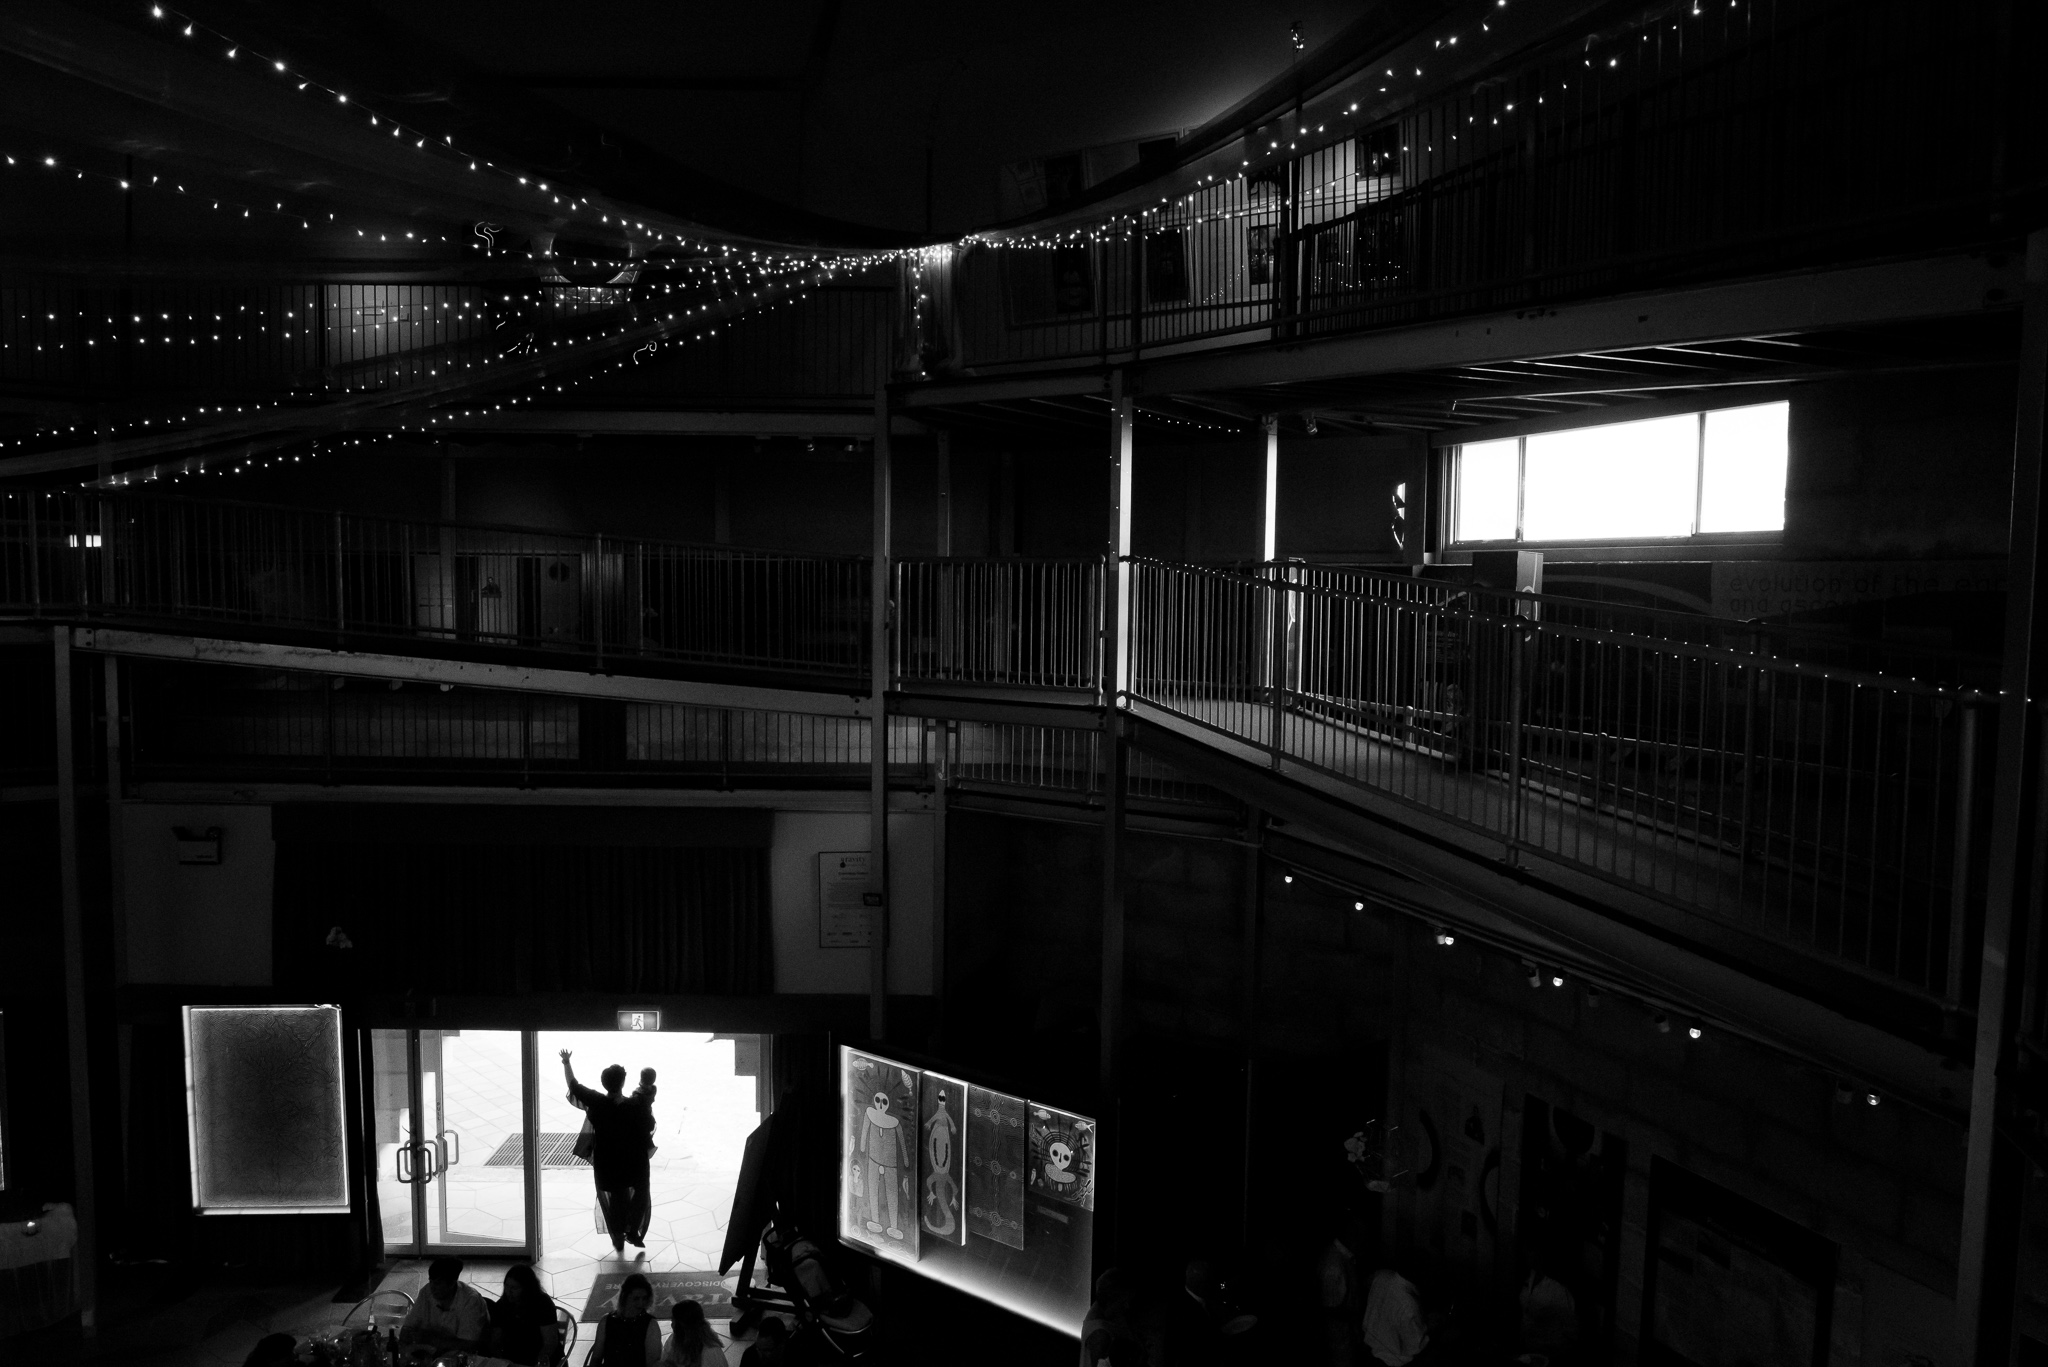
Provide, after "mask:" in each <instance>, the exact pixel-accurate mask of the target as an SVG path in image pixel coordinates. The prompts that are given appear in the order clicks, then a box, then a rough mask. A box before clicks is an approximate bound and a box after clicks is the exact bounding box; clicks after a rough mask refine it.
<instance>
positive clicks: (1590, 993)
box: [1586, 985, 1600, 1007]
mask: <svg viewBox="0 0 2048 1367" xmlns="http://www.w3.org/2000/svg"><path fill="white" fill-rule="evenodd" d="M1586 1005H1587V1006H1589V1007H1598V1006H1599V1005H1600V989H1599V988H1597V987H1593V986H1591V985H1588V986H1587V988H1586Z"/></svg>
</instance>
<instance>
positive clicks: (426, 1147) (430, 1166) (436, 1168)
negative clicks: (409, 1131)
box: [419, 1140, 441, 1183]
mask: <svg viewBox="0 0 2048 1367" xmlns="http://www.w3.org/2000/svg"><path fill="white" fill-rule="evenodd" d="M419 1148H420V1162H421V1163H423V1164H424V1165H425V1168H426V1171H424V1172H423V1173H421V1174H420V1179H419V1180H420V1181H421V1182H423V1183H425V1182H431V1181H433V1180H434V1179H435V1178H436V1177H439V1176H440V1175H441V1153H440V1145H439V1144H438V1143H436V1144H429V1143H427V1142H426V1141H424V1140H422V1141H421V1142H420V1146H419Z"/></svg>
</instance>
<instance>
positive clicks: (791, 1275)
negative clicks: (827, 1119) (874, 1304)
mask: <svg viewBox="0 0 2048 1367" xmlns="http://www.w3.org/2000/svg"><path fill="white" fill-rule="evenodd" d="M778 1120H783V1121H784V1123H785V1125H786V1124H787V1121H786V1119H785V1118H784V1117H782V1116H777V1115H771V1116H769V1117H768V1118H767V1119H766V1120H764V1121H762V1122H761V1125H760V1127H759V1128H758V1129H756V1130H755V1131H754V1132H753V1134H751V1135H749V1136H748V1137H747V1148H746V1156H745V1157H744V1158H743V1159H742V1160H741V1162H740V1180H739V1186H738V1189H737V1190H736V1191H735V1192H734V1194H733V1206H732V1219H731V1220H730V1221H729V1222H728V1223H727V1225H726V1241H725V1253H724V1256H723V1257H722V1258H721V1259H720V1263H721V1266H720V1267H719V1272H720V1274H721V1275H723V1274H724V1273H725V1272H726V1271H727V1270H728V1269H730V1268H731V1267H732V1265H733V1264H734V1263H738V1264H739V1286H738V1288H737V1289H736V1290H735V1291H734V1292H733V1304H734V1306H735V1307H737V1308H739V1309H740V1310H742V1311H752V1310H775V1311H780V1312H782V1313H784V1314H785V1315H787V1316H788V1317H789V1318H791V1319H793V1320H794V1321H795V1323H794V1325H793V1326H792V1330H791V1333H790V1348H791V1350H792V1352H793V1353H794V1354H795V1355H796V1357H797V1358H798V1360H799V1361H812V1362H840V1361H851V1360H853V1359H857V1358H861V1357H866V1356H869V1355H871V1354H874V1353H875V1352H876V1345H877V1340H878V1339H879V1338H880V1334H879V1332H878V1331H877V1329H876V1327H875V1317H874V1313H873V1312H872V1311H871V1310H869V1309H868V1307H867V1305H866V1304H865V1303H864V1302H862V1301H861V1300H860V1299H859V1298H858V1297H856V1296H854V1295H853V1294H852V1293H851V1292H849V1291H847V1290H846V1288H845V1287H843V1286H841V1285H840V1283H839V1280H838V1278H837V1277H836V1276H834V1275H833V1272H832V1269H831V1267H830V1266H829V1264H828V1263H827V1261H826V1249H825V1248H824V1247H821V1246H820V1244H819V1243H817V1242H816V1241H813V1240H811V1239H809V1238H806V1237H804V1236H803V1235H802V1234H801V1233H799V1232H798V1230H797V1222H796V1219H795V1216H794V1213H793V1211H792V1210H791V1208H790V1206H789V1204H788V1203H786V1202H785V1201H784V1200H783V1199H782V1197H781V1195H780V1192H779V1191H778V1187H779V1186H780V1185H782V1184H779V1183H777V1182H776V1181H775V1180H774V1177H773V1174H774V1173H775V1172H776V1171H778V1170H784V1171H786V1168H784V1167H783V1165H781V1164H778V1163H776V1162H774V1161H772V1160H771V1149H777V1150H780V1152H779V1153H778V1154H777V1155H776V1156H777V1157H780V1156H783V1155H785V1154H786V1152H787V1145H788V1144H789V1136H788V1133H787V1132H785V1134H784V1135H783V1136H782V1139H781V1143H780V1144H778V1143H777V1142H776V1135H775V1130H776V1126H777V1122H778ZM757 1258H758V1259H762V1260H765V1262H766V1269H765V1271H766V1277H765V1279H764V1280H765V1282H766V1285H757V1284H756V1281H755V1271H754V1269H755V1263H756V1261H757Z"/></svg>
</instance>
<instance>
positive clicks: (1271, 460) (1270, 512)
mask: <svg viewBox="0 0 2048 1367" xmlns="http://www.w3.org/2000/svg"><path fill="white" fill-rule="evenodd" d="M1265 429H1266V484H1265V489H1266V498H1265V505H1264V508H1263V510H1262V511H1261V513H1260V532H1259V559H1260V560H1262V561H1264V562H1265V563H1267V564H1271V563H1272V562H1273V561H1275V560H1278V559H1279V558H1280V415H1279V414H1278V413H1268V414H1267V415H1266V420H1265Z"/></svg>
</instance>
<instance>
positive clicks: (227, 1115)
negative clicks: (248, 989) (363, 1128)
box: [185, 1006, 349, 1215]
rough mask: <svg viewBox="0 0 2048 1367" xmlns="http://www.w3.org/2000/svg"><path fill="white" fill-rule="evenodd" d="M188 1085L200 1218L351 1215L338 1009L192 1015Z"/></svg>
mask: <svg viewBox="0 0 2048 1367" xmlns="http://www.w3.org/2000/svg"><path fill="white" fill-rule="evenodd" d="M185 1084H186V1106H187V1123H188V1126H189V1136H188V1137H189V1139H190V1142H191V1146H192V1205H193V1208H194V1209H195V1210H198V1211H199V1212H200V1213H202V1214H207V1215H218V1214H235V1213H242V1212H250V1213H267V1214H285V1213H302V1214H303V1213H310V1212H333V1211H346V1210H347V1209H348V1208H349V1199H348V1164H347V1152H348V1150H347V1140H346V1137H345V1136H346V1133H347V1127H346V1125H345V1123H344V1119H343V1115H342V1081H341V1010H340V1008H339V1007H333V1006H191V1007H187V1008H185Z"/></svg>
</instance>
